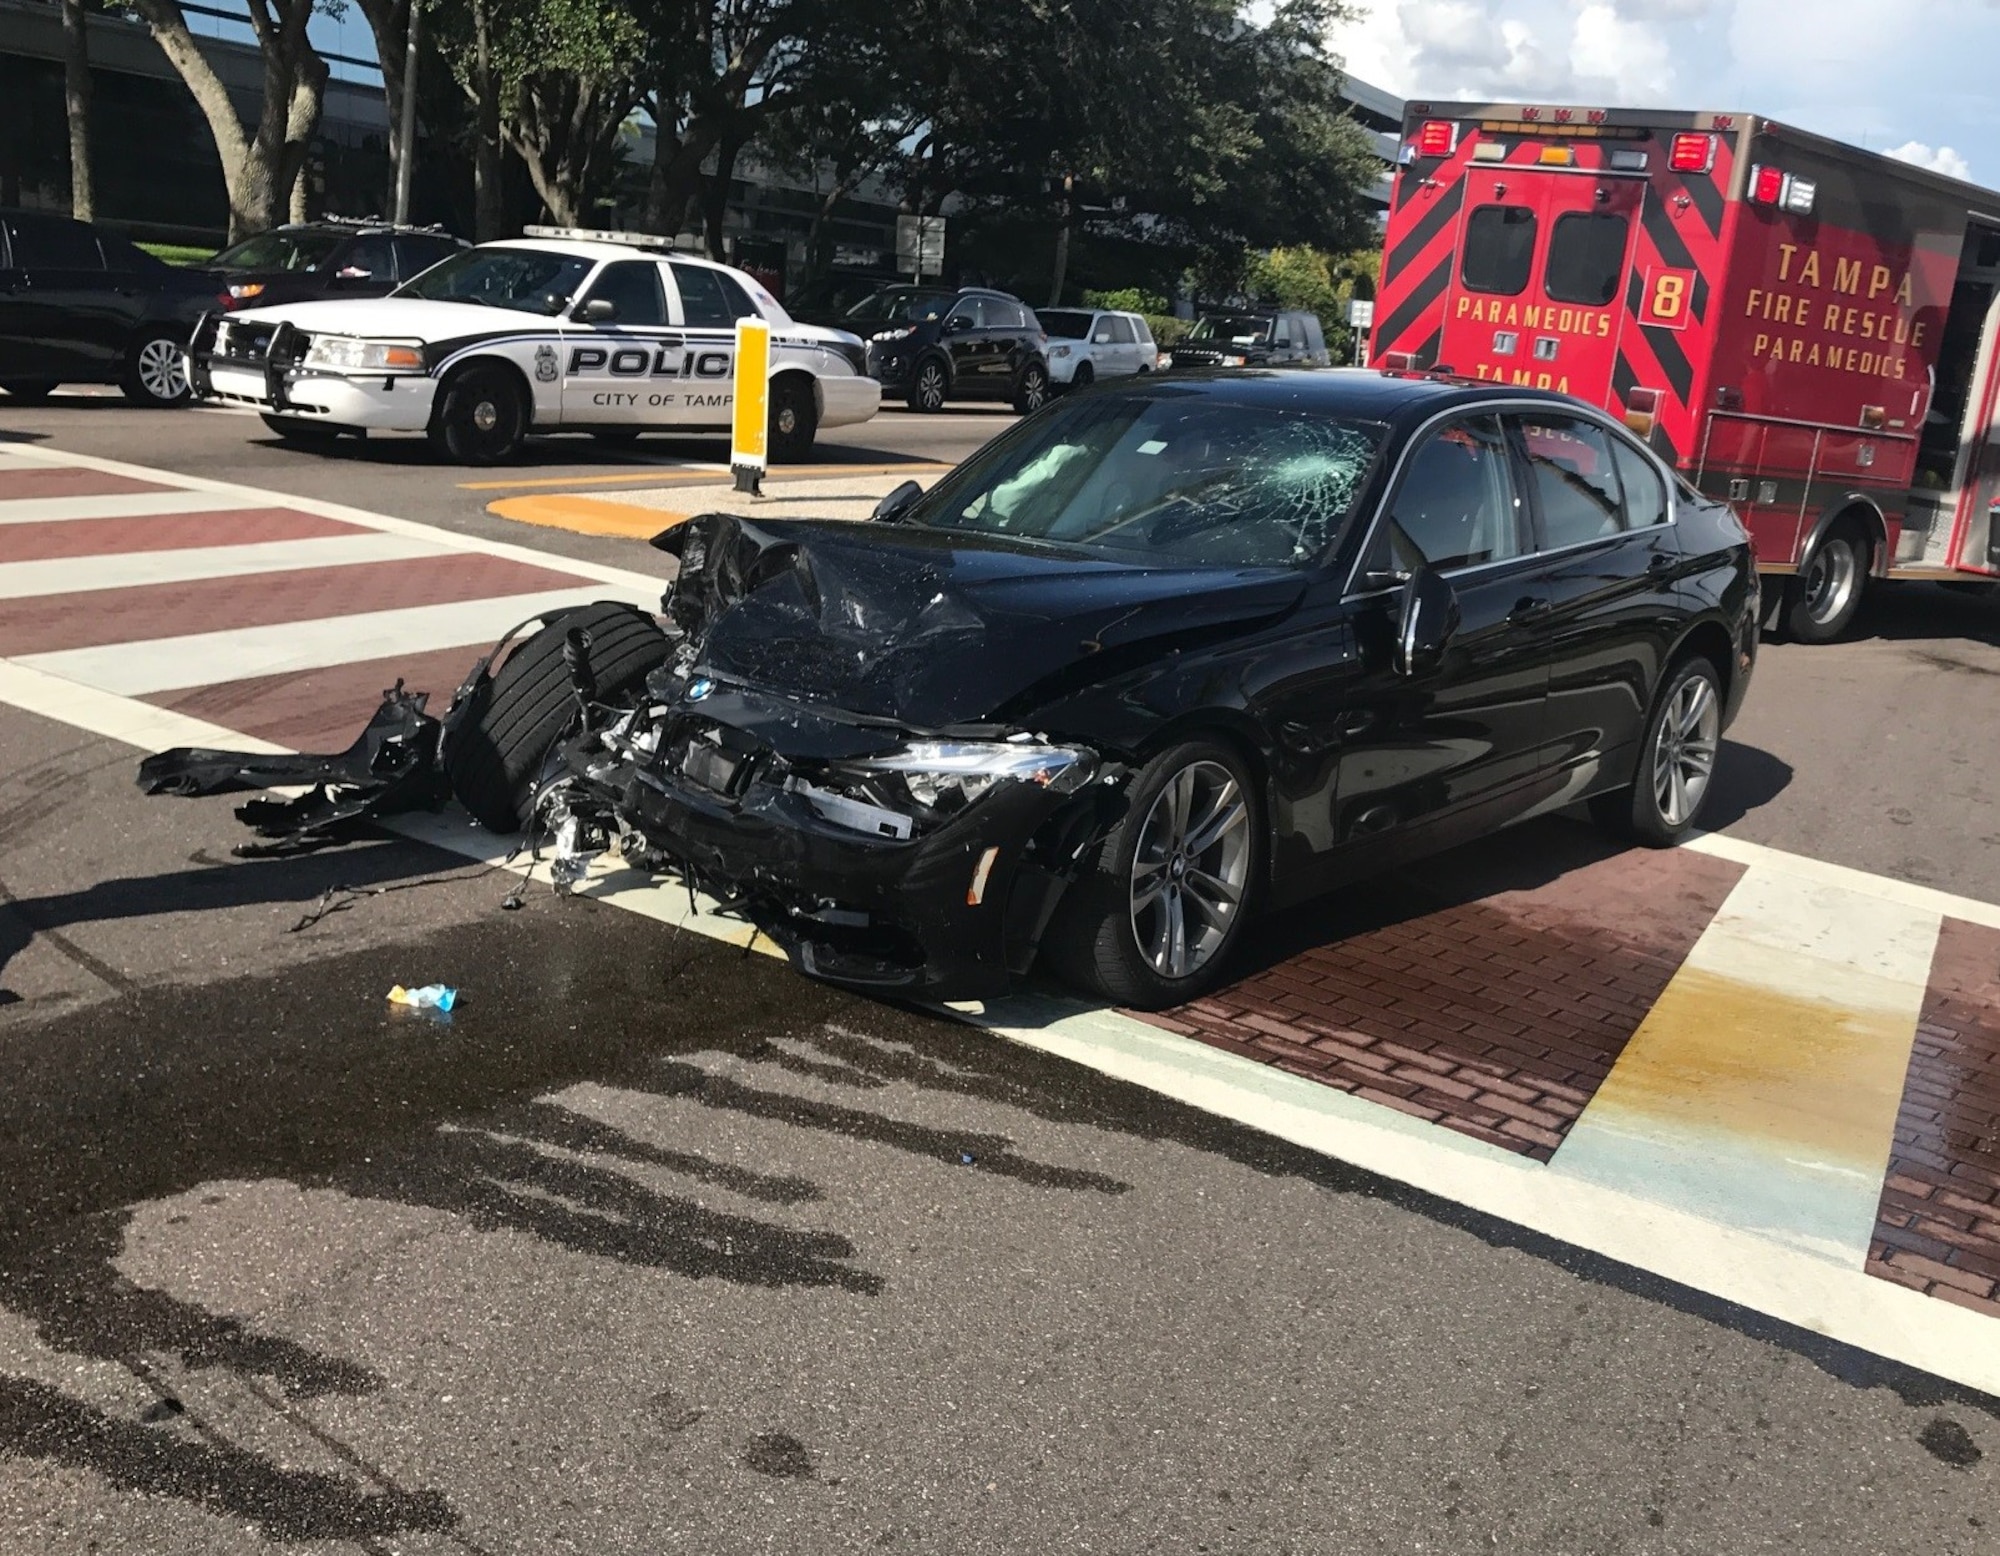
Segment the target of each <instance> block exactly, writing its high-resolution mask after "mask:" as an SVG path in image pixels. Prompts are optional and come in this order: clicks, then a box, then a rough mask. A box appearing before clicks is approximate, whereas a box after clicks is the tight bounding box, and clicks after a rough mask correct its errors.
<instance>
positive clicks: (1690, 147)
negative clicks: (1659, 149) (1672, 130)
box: [1667, 135, 1715, 173]
mask: <svg viewBox="0 0 2000 1556" xmlns="http://www.w3.org/2000/svg"><path fill="white" fill-rule="evenodd" d="M1667 166H1668V167H1670V168H1672V169H1673V170H1674V171H1675V172H1676V173H1706V172H1707V171H1708V170H1709V169H1710V168H1712V167H1714V166H1715V137H1714V136H1713V135H1676V136H1675V137H1674V138H1673V143H1672V144H1671V145H1670V146H1669V147H1668V149H1667Z"/></svg>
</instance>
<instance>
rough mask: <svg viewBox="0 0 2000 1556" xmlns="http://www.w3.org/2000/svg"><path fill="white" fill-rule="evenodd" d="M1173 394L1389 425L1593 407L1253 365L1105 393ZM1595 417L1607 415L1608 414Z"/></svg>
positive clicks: (1374, 373) (1406, 376)
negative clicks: (1529, 407)
mask: <svg viewBox="0 0 2000 1556" xmlns="http://www.w3.org/2000/svg"><path fill="white" fill-rule="evenodd" d="M1174 390H1184V391H1189V392H1193V393H1196V394H1199V395H1202V396H1203V397H1205V398H1209V399H1214V400H1218V401H1222V402H1224V403H1227V404H1235V405H1262V406H1270V407H1272V408H1289V409H1306V410H1316V411H1324V412H1332V413H1338V414H1340V415H1344V416H1355V417H1359V418H1361V419H1363V420H1366V421H1385V422H1396V421H1402V420H1404V419H1406V418H1425V417H1429V416H1431V415H1434V414H1436V413H1437V412H1439V411H1446V410H1451V409H1453V408H1455V407H1457V406H1461V405H1463V406H1470V407H1477V406H1478V405H1480V404H1482V403H1485V402H1488V401H1493V402H1500V401H1506V402H1511V403H1514V404H1520V403H1522V402H1523V401H1527V402H1533V403H1535V404H1541V405H1547V406H1549V407H1551V408H1553V409H1561V410H1564V411H1579V410H1581V411H1589V410H1591V409H1592V408H1591V407H1590V406H1587V405H1585V404H1584V403H1583V402H1582V401H1580V400H1575V399H1572V398H1570V397H1569V396H1567V395H1561V394H1556V393H1554V392H1553V391H1551V390H1546V389H1525V388H1515V387H1511V386H1509V385H1506V384H1468V383H1464V382H1461V381H1458V380H1453V379H1442V378H1430V377H1423V376H1420V375H1416V374H1410V373H1394V372H1383V371H1380V370H1378V369H1376V368H1372V367H1337V368H1319V369H1307V368H1252V369H1249V370H1242V369H1239V370H1237V371H1234V372H1229V373H1213V374H1209V373H1192V374H1186V375H1182V374H1176V375H1174V376H1173V377H1170V378H1145V379H1141V380H1138V381H1133V380H1130V379H1127V380H1124V381H1122V382H1120V383H1117V384H1114V385H1112V386H1110V387H1109V388H1108V389H1106V390H1103V391H1100V393H1106V394H1114V395H1115V394H1139V395H1158V394H1162V393H1167V392H1170V391H1174ZM1595 414H1596V415H1598V416H1599V417H1602V414H1603V413H1602V412H1596V413H1595Z"/></svg>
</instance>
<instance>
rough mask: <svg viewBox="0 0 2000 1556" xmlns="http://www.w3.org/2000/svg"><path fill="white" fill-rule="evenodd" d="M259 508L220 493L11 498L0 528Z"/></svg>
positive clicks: (0, 505)
mask: <svg viewBox="0 0 2000 1556" xmlns="http://www.w3.org/2000/svg"><path fill="white" fill-rule="evenodd" d="M260 506H262V504H261V503H260V502H259V501H258V500H257V499H256V498H255V497H253V496H250V495H247V494H246V495H241V496H226V495H224V494H223V493H220V492H127V493H123V494H118V495H113V496H110V497H14V498H9V499H6V500H4V501H0V524H49V523H54V522H57V521H60V520H65V519H138V518H149V517H151V516H152V515H154V514H162V513H227V512H229V511H230V510H231V509H234V508H255V507H260Z"/></svg>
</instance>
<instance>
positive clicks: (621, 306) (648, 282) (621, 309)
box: [584, 259, 713, 324]
mask: <svg viewBox="0 0 2000 1556" xmlns="http://www.w3.org/2000/svg"><path fill="white" fill-rule="evenodd" d="M710 273H711V274H712V273H713V272H710ZM600 297H601V298H603V299H605V300H606V301H607V302H611V303H615V304H616V305H617V307H618V312H617V313H615V314H614V315H612V319H611V322H612V323H614V324H665V323H666V322H667V294H666V291H665V289H664V288H662V287H661V285H660V267H659V266H658V265H657V264H655V263H654V262H653V261H652V260H650V259H621V260H618V261H616V262H615V263H612V264H609V265H606V266H605V267H604V268H603V269H602V270H600V271H598V273H597V279H596V280H595V281H592V282H591V283H590V291H589V293H588V294H587V295H586V297H585V298H584V301H586V302H594V301H596V300H597V299H598V298H600Z"/></svg>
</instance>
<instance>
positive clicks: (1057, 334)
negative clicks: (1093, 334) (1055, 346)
mask: <svg viewBox="0 0 2000 1556" xmlns="http://www.w3.org/2000/svg"><path fill="white" fill-rule="evenodd" d="M1035 318H1036V319H1037V320H1039V321H1040V323H1041V326H1042V331H1043V333H1044V334H1046V335H1047V336H1048V337H1049V339H1051V340H1087V339H1089V338H1090V315H1089V314H1087V313H1079V312H1077V311H1076V310H1075V309H1072V308H1044V309H1042V310H1040V311H1039V312H1038V313H1036V315H1035Z"/></svg>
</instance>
